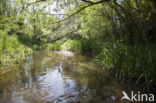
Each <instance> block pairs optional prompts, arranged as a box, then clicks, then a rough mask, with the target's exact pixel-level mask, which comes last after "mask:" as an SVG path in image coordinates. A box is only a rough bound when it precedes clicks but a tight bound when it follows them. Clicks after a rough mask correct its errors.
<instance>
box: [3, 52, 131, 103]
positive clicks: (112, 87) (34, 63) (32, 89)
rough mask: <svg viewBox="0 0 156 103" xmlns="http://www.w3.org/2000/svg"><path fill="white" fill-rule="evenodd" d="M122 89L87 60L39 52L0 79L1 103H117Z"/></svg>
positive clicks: (120, 85)
mask: <svg viewBox="0 0 156 103" xmlns="http://www.w3.org/2000/svg"><path fill="white" fill-rule="evenodd" d="M124 89H125V88H123V86H122V84H121V83H120V82H119V81H118V80H114V79H113V78H112V77H111V74H110V73H109V72H104V70H102V69H101V68H98V67H97V66H96V65H95V64H93V63H92V62H91V61H90V60H89V59H88V58H85V57H83V56H81V55H75V56H74V57H65V56H61V55H60V54H58V53H54V52H49V51H39V52H37V53H34V54H33V55H32V56H30V58H29V59H28V60H27V62H26V63H25V64H23V65H22V66H21V68H19V69H15V70H13V71H11V72H9V73H8V74H5V75H3V76H0V103H120V101H121V97H122V96H123V95H122V91H123V90H124ZM125 103H126V102H125ZM127 103H128V102H127Z"/></svg>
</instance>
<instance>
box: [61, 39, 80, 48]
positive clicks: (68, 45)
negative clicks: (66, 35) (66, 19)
mask: <svg viewBox="0 0 156 103" xmlns="http://www.w3.org/2000/svg"><path fill="white" fill-rule="evenodd" d="M61 48H62V49H63V50H69V51H79V50H80V48H81V42H80V41H79V40H70V39H69V40H67V41H66V42H65V43H63V44H62V46H61Z"/></svg>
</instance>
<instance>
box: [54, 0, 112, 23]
mask: <svg viewBox="0 0 156 103" xmlns="http://www.w3.org/2000/svg"><path fill="white" fill-rule="evenodd" d="M82 1H84V2H88V3H90V4H88V5H87V6H85V7H82V8H81V9H79V10H78V11H76V12H75V13H73V14H71V15H70V16H68V17H66V18H64V19H63V20H60V21H57V22H53V23H52V24H56V23H60V22H63V21H66V20H67V19H69V18H71V17H72V16H74V15H76V14H78V13H79V12H81V11H83V10H84V9H86V8H88V7H90V6H93V5H97V4H101V3H103V2H108V1H110V0H101V1H97V2H91V1H87V0H82Z"/></svg>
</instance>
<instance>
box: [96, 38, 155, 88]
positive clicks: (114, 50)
mask: <svg viewBox="0 0 156 103" xmlns="http://www.w3.org/2000/svg"><path fill="white" fill-rule="evenodd" d="M95 61H96V62H97V63H98V64H99V65H101V66H103V67H104V68H105V69H108V70H111V69H112V68H114V69H115V71H116V72H117V73H120V76H122V77H128V78H137V82H138V81H140V80H142V79H144V80H145V82H146V85H147V86H148V87H150V86H154V85H156V79H155V73H156V72H155V68H156V62H155V61H156V49H155V48H154V45H147V46H144V45H142V44H136V45H135V46H131V45H125V44H124V43H122V42H115V41H114V42H106V43H104V44H103V50H102V52H101V53H100V54H99V55H98V56H97V57H96V58H95ZM137 82H136V83H137Z"/></svg>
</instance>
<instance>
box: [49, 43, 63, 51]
mask: <svg viewBox="0 0 156 103" xmlns="http://www.w3.org/2000/svg"><path fill="white" fill-rule="evenodd" d="M61 45H62V43H61V42H60V41H56V42H55V43H52V44H47V48H48V49H49V50H61Z"/></svg>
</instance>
